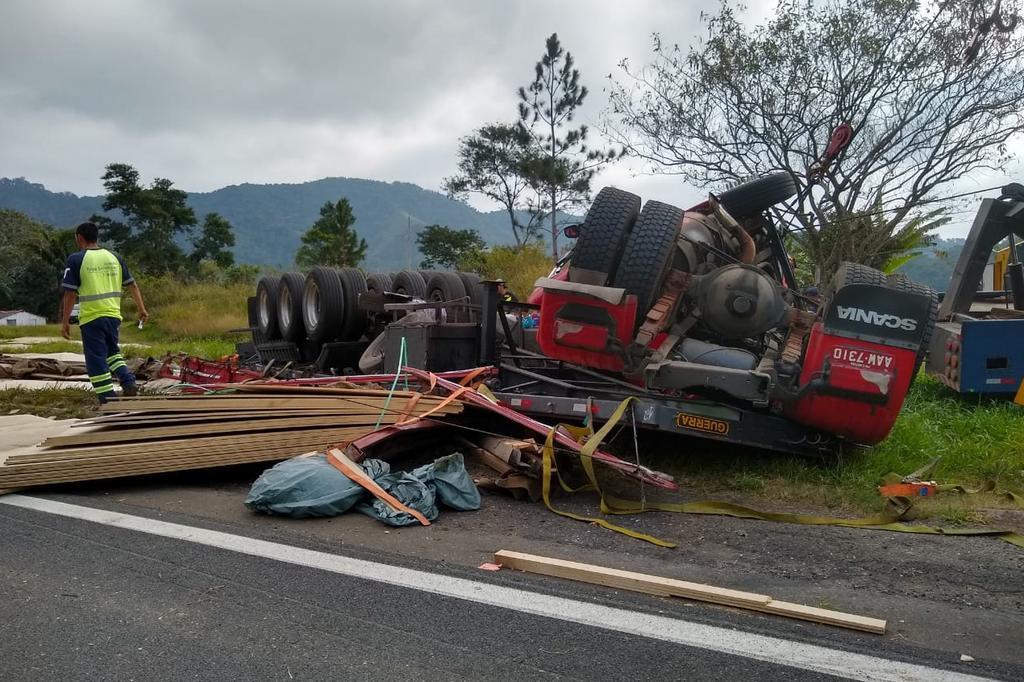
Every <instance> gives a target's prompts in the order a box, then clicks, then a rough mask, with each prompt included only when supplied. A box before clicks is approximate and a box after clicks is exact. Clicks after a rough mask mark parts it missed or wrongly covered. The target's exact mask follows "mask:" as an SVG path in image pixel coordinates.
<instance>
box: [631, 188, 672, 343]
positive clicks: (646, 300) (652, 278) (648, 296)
mask: <svg viewBox="0 0 1024 682" xmlns="http://www.w3.org/2000/svg"><path fill="white" fill-rule="evenodd" d="M682 221H683V210H682V209H681V208H676V207H675V206H670V205H669V204H663V203H661V202H660V201H648V202H647V203H646V204H644V208H643V210H642V211H640V217H639V218H637V221H636V226H635V227H634V228H633V231H632V232H630V233H629V238H628V239H626V247H625V249H623V252H622V260H621V261H619V266H618V268H617V269H616V271H615V279H614V283H615V286H617V287H621V288H623V289H625V290H626V293H627V294H633V295H635V296H636V298H637V303H638V305H637V311H636V313H637V315H636V316H637V320H636V326H640V324H641V323H642V322H643V320H644V318H645V316H646V315H647V311H648V310H650V309H651V306H652V305H654V302H655V301H656V300H657V298H658V294H660V293H661V287H662V283H663V281H664V279H665V275H666V274H667V273H668V268H669V265H670V264H671V262H672V254H673V253H674V252H675V250H676V235H677V234H678V233H679V225H680V223H682Z"/></svg>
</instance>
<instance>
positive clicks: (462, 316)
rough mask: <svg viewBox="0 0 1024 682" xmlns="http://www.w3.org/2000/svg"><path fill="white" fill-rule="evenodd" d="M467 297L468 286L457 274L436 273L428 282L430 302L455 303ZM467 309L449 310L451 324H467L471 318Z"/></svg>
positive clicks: (448, 316) (428, 298) (448, 317)
mask: <svg viewBox="0 0 1024 682" xmlns="http://www.w3.org/2000/svg"><path fill="white" fill-rule="evenodd" d="M465 295H466V286H465V285H464V284H463V283H462V278H460V277H459V275H458V273H455V272H435V273H434V274H433V275H431V276H430V279H429V280H427V300H428V301H439V302H443V301H454V300H455V299H457V298H463V297H464V296H465ZM467 312H468V311H467V310H466V309H465V308H448V310H447V313H448V315H447V319H448V321H449V322H465V321H467V320H468V319H469V318H468V316H467V314H466V313H467Z"/></svg>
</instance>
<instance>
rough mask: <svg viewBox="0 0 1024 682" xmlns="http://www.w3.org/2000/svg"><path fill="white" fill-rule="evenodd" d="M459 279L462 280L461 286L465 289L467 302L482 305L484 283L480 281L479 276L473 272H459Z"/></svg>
mask: <svg viewBox="0 0 1024 682" xmlns="http://www.w3.org/2000/svg"><path fill="white" fill-rule="evenodd" d="M457 274H458V275H459V279H461V280H462V286H464V287H466V295H467V296H469V302H470V303H472V304H473V305H483V303H484V283H483V280H482V279H480V275H478V274H476V273H475V272H459V273H457Z"/></svg>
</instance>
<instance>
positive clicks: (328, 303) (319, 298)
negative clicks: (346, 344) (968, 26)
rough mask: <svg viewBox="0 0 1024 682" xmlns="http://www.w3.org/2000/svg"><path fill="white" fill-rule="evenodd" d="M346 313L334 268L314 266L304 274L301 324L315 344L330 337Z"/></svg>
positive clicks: (337, 330) (334, 334) (338, 327)
mask: <svg viewBox="0 0 1024 682" xmlns="http://www.w3.org/2000/svg"><path fill="white" fill-rule="evenodd" d="M344 314H345V299H344V291H342V288H341V279H340V278H339V277H338V272H337V270H334V269H333V268H325V267H322V266H317V267H315V268H313V269H312V270H311V271H310V273H309V274H308V275H306V284H305V287H304V288H303V290H302V324H303V326H304V327H305V329H306V337H307V338H308V339H309V340H310V341H312V342H313V343H314V344H317V345H320V344H322V343H324V342H325V341H333V340H334V339H336V338H337V337H338V334H339V332H340V331H341V321H342V316H343V315H344Z"/></svg>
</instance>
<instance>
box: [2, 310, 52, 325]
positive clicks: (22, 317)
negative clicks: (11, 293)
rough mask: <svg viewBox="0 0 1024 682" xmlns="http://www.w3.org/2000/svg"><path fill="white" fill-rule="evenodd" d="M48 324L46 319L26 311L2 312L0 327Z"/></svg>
mask: <svg viewBox="0 0 1024 682" xmlns="http://www.w3.org/2000/svg"><path fill="white" fill-rule="evenodd" d="M40 324H46V318H45V317H42V316H40V315H36V314H34V313H27V312H25V311H24V310H0V325H3V326H7V327H28V326H36V325H40Z"/></svg>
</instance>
